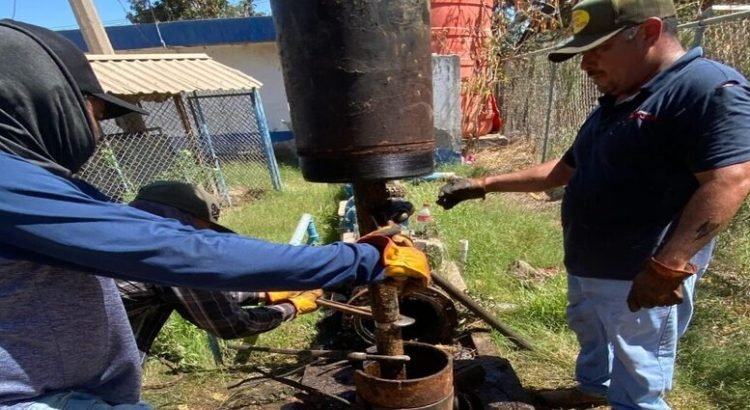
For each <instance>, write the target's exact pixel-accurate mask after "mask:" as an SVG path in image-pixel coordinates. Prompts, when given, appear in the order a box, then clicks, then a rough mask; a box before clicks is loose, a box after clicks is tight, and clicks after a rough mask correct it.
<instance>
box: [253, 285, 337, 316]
mask: <svg viewBox="0 0 750 410" xmlns="http://www.w3.org/2000/svg"><path fill="white" fill-rule="evenodd" d="M271 294H273V296H272V297H271V298H266V301H268V302H269V303H270V304H272V305H276V304H279V303H291V304H292V305H294V308H295V309H296V310H297V315H304V314H305V313H310V312H314V311H316V310H318V304H317V303H316V301H317V300H318V298H319V297H321V296H323V290H322V289H315V290H307V291H304V292H268V293H267V295H271ZM285 294H286V297H283V296H285Z"/></svg>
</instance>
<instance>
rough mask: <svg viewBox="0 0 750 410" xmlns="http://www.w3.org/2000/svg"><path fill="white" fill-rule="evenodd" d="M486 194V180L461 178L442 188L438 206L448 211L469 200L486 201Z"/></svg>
mask: <svg viewBox="0 0 750 410" xmlns="http://www.w3.org/2000/svg"><path fill="white" fill-rule="evenodd" d="M486 193H487V191H486V190H485V188H484V178H482V179H467V178H461V179H457V180H454V181H451V182H449V183H447V184H445V185H443V187H442V188H440V193H439V194H438V199H437V204H438V205H440V206H442V207H443V208H444V209H446V210H447V209H451V208H453V207H454V206H456V204H458V203H459V202H461V201H465V200H467V199H476V198H482V199H484V195H485V194H486Z"/></svg>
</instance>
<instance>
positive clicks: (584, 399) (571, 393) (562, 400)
mask: <svg viewBox="0 0 750 410" xmlns="http://www.w3.org/2000/svg"><path fill="white" fill-rule="evenodd" d="M536 395H537V396H538V397H539V399H540V400H541V401H542V402H543V404H544V405H546V406H548V407H550V408H561V409H571V408H590V407H594V406H606V405H607V398H606V397H603V396H596V395H592V394H587V393H584V392H582V391H580V390H578V389H577V388H575V387H568V388H561V389H555V390H546V391H540V392H537V393H536Z"/></svg>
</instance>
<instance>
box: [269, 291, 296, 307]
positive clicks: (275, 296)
mask: <svg viewBox="0 0 750 410" xmlns="http://www.w3.org/2000/svg"><path fill="white" fill-rule="evenodd" d="M301 293H302V292H300V291H292V292H289V291H278V292H266V294H265V299H266V303H268V304H270V305H275V304H277V303H279V302H285V301H287V300H289V298H291V297H294V296H299V295H300V294H301Z"/></svg>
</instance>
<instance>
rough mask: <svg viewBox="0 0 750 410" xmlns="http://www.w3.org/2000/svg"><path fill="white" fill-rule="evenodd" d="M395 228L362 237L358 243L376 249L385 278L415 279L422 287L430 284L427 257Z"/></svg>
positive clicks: (385, 228)
mask: <svg viewBox="0 0 750 410" xmlns="http://www.w3.org/2000/svg"><path fill="white" fill-rule="evenodd" d="M396 227H397V226H392V227H384V228H381V229H378V230H376V231H374V232H373V233H371V234H369V235H366V236H363V237H362V238H360V239H359V241H357V242H359V243H367V244H370V245H372V246H374V247H376V248H377V249H378V250H379V251H380V254H381V255H382V256H383V265H384V266H385V276H386V277H388V278H392V279H397V280H405V279H415V280H417V281H418V282H419V283H420V284H421V285H422V286H427V285H429V283H430V265H429V263H428V262H427V256H426V255H425V254H424V253H422V252H421V251H420V250H418V249H417V248H415V247H414V242H412V241H411V239H409V238H407V237H406V236H404V235H401V229H400V227H398V231H396V229H394V228H396Z"/></svg>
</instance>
